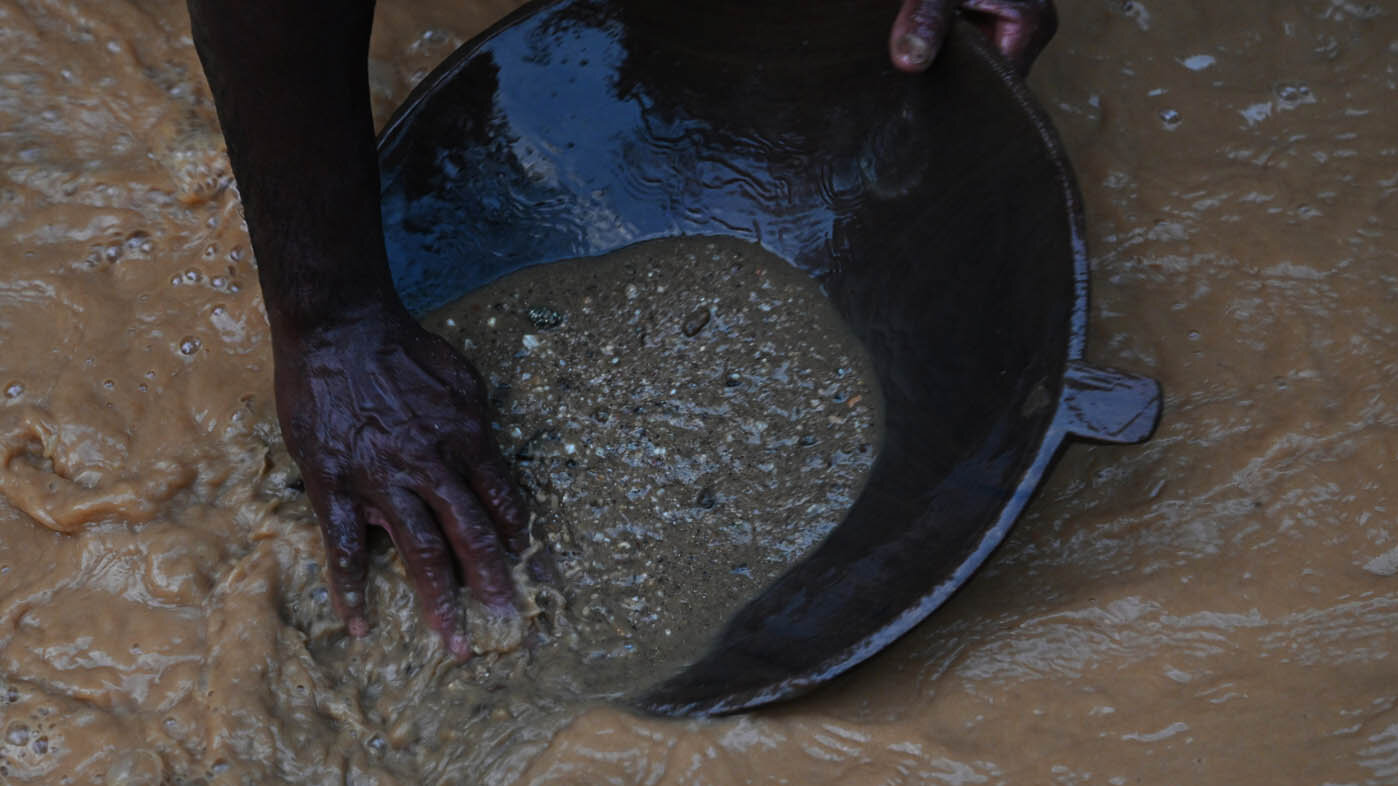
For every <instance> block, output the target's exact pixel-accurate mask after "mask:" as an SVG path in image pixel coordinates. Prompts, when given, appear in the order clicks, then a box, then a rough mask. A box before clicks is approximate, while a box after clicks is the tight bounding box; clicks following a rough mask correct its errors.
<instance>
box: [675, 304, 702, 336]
mask: <svg viewBox="0 0 1398 786" xmlns="http://www.w3.org/2000/svg"><path fill="white" fill-rule="evenodd" d="M707 324H709V310H708V309H707V308H702V307H701V308H697V309H695V310H694V313H692V314H690V315H689V317H688V318H687V319H685V321H684V325H683V326H682V327H681V328H680V329H681V330H683V331H684V334H685V335H686V336H689V337H690V338H693V337H695V336H697V335H699V331H701V330H703V329H704V326H705V325H707Z"/></svg>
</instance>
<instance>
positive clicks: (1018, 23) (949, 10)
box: [888, 0, 1058, 76]
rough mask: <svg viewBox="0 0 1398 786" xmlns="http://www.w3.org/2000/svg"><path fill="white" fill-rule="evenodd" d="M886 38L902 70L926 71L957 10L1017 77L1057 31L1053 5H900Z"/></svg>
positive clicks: (1016, 1)
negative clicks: (979, 29) (975, 27)
mask: <svg viewBox="0 0 1398 786" xmlns="http://www.w3.org/2000/svg"><path fill="white" fill-rule="evenodd" d="M902 3H903V5H902V8H900V9H899V11H898V17H897V18H896V19H895V20H894V21H893V30H892V31H891V32H890V34H889V38H888V51H889V56H890V57H892V58H893V65H894V67H896V68H898V69H899V70H900V71H908V72H910V73H916V72H919V71H925V70H926V69H927V67H928V66H929V65H931V64H932V60H933V58H935V57H936V56H937V52H938V51H939V50H940V49H941V47H942V42H943V41H945V40H946V37H947V32H948V31H949V30H950V29H951V23H952V18H953V17H954V16H955V14H956V12H957V11H958V10H959V11H961V12H962V13H964V14H966V16H967V18H969V19H970V20H971V21H973V22H975V23H976V25H977V26H978V27H980V28H981V30H982V32H984V33H985V34H986V36H987V37H988V38H989V39H990V42H991V44H992V45H993V46H994V47H995V48H996V49H998V50H1000V52H1001V53H1002V54H1004V55H1005V57H1006V58H1008V59H1009V61H1010V63H1011V64H1012V65H1013V66H1014V67H1015V70H1016V71H1018V72H1019V74H1020V75H1021V76H1023V75H1025V74H1028V73H1029V66H1030V65H1032V64H1033V63H1034V58H1036V57H1038V56H1039V52H1041V51H1043V48H1044V45H1045V44H1047V43H1048V42H1049V39H1050V38H1053V34H1054V31H1056V30H1057V29H1058V12H1057V10H1055V8H1054V5H1053V0H902Z"/></svg>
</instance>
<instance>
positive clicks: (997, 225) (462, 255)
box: [380, 0, 1160, 715]
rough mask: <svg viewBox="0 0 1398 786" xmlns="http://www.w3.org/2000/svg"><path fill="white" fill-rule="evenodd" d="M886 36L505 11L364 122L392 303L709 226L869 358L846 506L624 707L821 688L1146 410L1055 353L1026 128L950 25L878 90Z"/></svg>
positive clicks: (420, 304) (1078, 327)
mask: <svg viewBox="0 0 1398 786" xmlns="http://www.w3.org/2000/svg"><path fill="white" fill-rule="evenodd" d="M795 20H806V21H802V22H800V23H799V24H798V23H797V22H796V21H795ZM890 21H891V10H890V8H886V7H885V4H880V3H869V2H860V1H859V0H853V1H851V0H810V1H809V2H800V1H799V0H765V1H764V2H741V1H740V0H714V1H713V2H709V3H703V4H691V3H673V2H662V1H660V0H610V1H608V0H555V1H553V2H535V3H530V4H529V5H526V6H524V7H523V8H522V9H520V10H519V11H518V12H516V13H514V14H512V15H511V16H509V17H508V18H506V19H505V20H503V21H502V22H500V23H499V24H497V25H496V26H495V27H493V28H491V29H490V30H489V31H487V32H486V33H485V34H483V35H482V36H480V37H478V38H476V39H475V40H473V41H471V42H470V43H468V44H466V45H465V46H463V47H462V48H461V49H460V50H458V51H457V52H456V53H454V54H453V55H452V56H451V57H450V58H448V59H447V61H446V62H444V63H443V64H442V65H441V66H440V67H439V68H438V69H437V70H436V71H435V72H434V73H433V74H432V75H430V76H429V77H428V78H427V79H425V80H424V81H423V82H422V84H421V85H420V86H419V87H418V88H417V90H416V91H415V92H414V93H413V94H412V95H411V96H410V97H409V99H408V100H407V101H406V102H405V104H404V106H403V107H402V108H401V109H400V110H399V112H398V114H397V115H396V116H395V118H394V119H393V120H392V121H391V122H390V123H389V125H388V127H387V129H386V130H385V131H384V133H383V136H382V139H381V142H380V151H381V164H382V178H383V215H384V223H385V231H386V233H387V240H388V246H389V254H390V258H391V260H392V262H393V265H394V274H395V280H396V283H397V285H398V287H399V289H400V292H401V293H402V294H403V296H404V299H405V300H406V301H407V303H408V305H409V307H410V308H413V309H415V310H418V311H424V310H427V309H430V308H434V307H436V306H438V305H442V304H444V303H446V302H449V301H450V300H453V299H455V298H457V297H459V296H461V295H462V294H464V293H466V292H468V291H470V290H471V289H474V288H475V287H478V286H480V285H482V284H485V283H487V282H489V281H492V280H494V279H496V278H498V277H500V276H502V275H504V274H506V273H508V272H511V271H513V270H516V269H519V268H521V267H525V266H527V265H531V264H537V263H542V262H550V261H556V260H562V259H569V258H575V257H586V256H591V255H600V254H604V253H606V252H609V251H612V250H615V249H617V248H620V247H622V246H625V245H629V244H632V243H635V242H639V241H642V240H647V239H652V238H657V237H665V236H674V235H682V234H691V235H715V234H716V235H730V236H734V237H739V238H744V239H747V240H751V241H755V242H757V243H760V244H761V245H763V246H765V247H766V248H767V249H768V250H770V251H772V252H774V253H776V254H777V255H778V256H781V257H782V258H784V259H786V260H788V261H790V262H791V263H792V264H793V265H796V266H798V267H799V268H801V269H802V270H804V271H806V272H807V273H809V274H810V275H811V276H814V277H816V278H817V279H818V280H819V281H820V282H821V284H822V286H823V288H824V290H825V292H826V293H827V294H828V295H829V297H830V299H831V300H832V301H833V302H834V304H835V305H836V307H837V308H838V309H839V311H840V313H841V314H842V315H843V316H844V318H845V319H846V320H847V322H848V323H849V326H850V328H851V329H852V330H853V331H854V333H855V334H856V335H857V336H858V337H859V338H860V340H861V341H862V342H863V343H864V345H865V346H866V347H867V348H868V350H869V352H870V353H871V355H872V356H873V359H874V364H875V367H876V369H877V373H878V378H879V382H880V384H881V385H882V388H883V393H884V397H885V412H886V421H885V422H886V426H887V431H886V435H885V437H884V442H883V444H882V447H881V451H880V454H879V457H878V460H877V462H876V464H875V466H874V468H873V471H872V474H871V476H870V479H869V481H868V484H867V486H866V488H865V489H864V491H863V493H862V494H861V496H860V497H859V499H858V500H857V502H856V503H855V505H854V506H853V508H852V509H851V510H850V511H849V513H848V515H847V516H846V518H845V519H844V521H843V522H842V523H841V524H840V525H839V526H838V527H837V528H836V529H835V530H834V531H833V532H832V533H831V535H830V536H829V537H828V538H827V539H826V540H825V541H824V542H823V543H822V544H821V545H820V546H819V547H818V548H817V549H816V550H815V551H814V552H812V553H811V554H810V555H808V556H807V557H806V558H805V559H804V560H802V561H801V562H800V563H798V564H797V565H795V566H794V567H792V568H791V569H790V570H789V571H788V572H787V573H785V574H784V575H782V576H781V577H779V578H778V579H777V580H776V581H775V582H774V583H773V584H772V585H770V586H769V587H767V588H766V589H765V590H764V591H763V592H762V593H761V594H760V595H759V596H757V597H756V598H755V599H754V600H752V601H751V602H750V603H749V604H748V605H747V606H746V607H744V608H743V609H741V610H740V611H739V613H738V614H737V615H736V616H735V617H734V618H733V619H732V620H731V621H730V622H729V623H728V625H727V627H726V628H725V629H724V630H723V632H722V633H721V634H720V635H719V637H718V638H717V639H716V640H715V642H714V643H713V644H712V647H711V649H710V650H709V651H708V652H707V653H705V654H703V656H702V657H700V658H699V659H698V660H696V661H695V662H694V663H693V664H691V665H690V666H688V667H687V668H685V669H683V670H681V671H680V672H679V673H678V674H676V675H674V676H673V677H671V678H669V679H667V680H665V681H664V682H663V683H662V684H660V685H657V686H653V687H651V688H649V689H647V690H646V691H644V692H643V693H642V694H640V695H639V696H637V697H636V699H635V703H636V705H637V706H638V707H641V708H644V709H646V710H649V711H652V712H658V713H668V714H691V715H701V714H713V713H723V712H732V711H735V710H740V709H744V708H748V707H753V706H756V705H759V704H762V703H765V702H770V701H774V700H777V699H782V698H785V697H789V696H793V695H796V694H798V693H800V692H802V691H804V690H807V689H809V688H810V687H812V686H814V685H817V684H819V683H821V682H823V681H825V680H828V679H830V678H832V677H834V676H835V675H837V674H839V673H841V672H843V671H845V670H847V669H849V668H850V667H852V666H854V665H855V664H857V663H859V662H860V661H862V660H864V659H865V658H868V657H869V656H870V655H872V654H873V653H875V652H877V651H878V650H879V649H881V648H883V647H884V646H886V645H887V644H888V643H889V642H891V641H893V640H894V639H896V638H897V637H898V636H900V635H902V634H903V633H905V632H906V631H908V630H909V629H910V628H912V627H913V626H914V625H916V624H917V623H918V622H920V621H921V620H923V619H924V618H925V617H927V615H929V614H931V613H932V611H933V610H935V609H936V608H937V607H938V606H940V605H941V604H942V603H943V602H945V601H946V600H947V598H948V597H950V596H951V594H952V593H953V592H955V591H956V589H957V588H958V587H960V586H961V585H962V584H964V583H965V582H966V581H967V580H968V579H969V578H970V577H971V574H972V573H973V572H974V571H975V570H976V569H977V568H978V567H979V566H980V565H981V564H982V563H983V562H984V561H985V559H986V557H987V556H989V554H990V552H991V551H992V550H994V548H995V547H996V546H997V545H998V544H999V543H1000V542H1001V540H1003V539H1004V537H1005V535H1006V533H1007V532H1008V531H1009V528H1010V526H1011V525H1012V524H1013V523H1014V521H1015V519H1016V518H1017V517H1018V516H1019V514H1020V512H1021V511H1023V509H1024V506H1025V504H1026V503H1027V502H1028V500H1029V498H1030V496H1031V495H1032V494H1033V492H1034V490H1035V488H1036V487H1037V486H1038V485H1039V482H1040V481H1041V479H1042V478H1043V477H1044V474H1045V473H1046V472H1047V471H1048V469H1049V466H1050V464H1051V463H1052V461H1053V459H1054V456H1055V454H1056V453H1057V452H1058V450H1059V448H1060V447H1061V445H1062V444H1063V442H1064V440H1065V439H1066V438H1068V437H1070V436H1072V437H1081V438H1088V439H1094V440H1101V441H1106V442H1122V443H1125V442H1138V441H1141V440H1144V439H1146V438H1147V437H1148V436H1149V435H1150V433H1151V432H1152V430H1153V429H1154V426H1155V423H1156V421H1157V419H1158V417H1159V412H1160V392H1159V388H1158V386H1157V385H1156V383H1155V382H1154V381H1152V380H1149V379H1144V378H1141V377H1137V376H1132V375H1129V374H1124V373H1122V372H1118V371H1112V370H1107V369H1103V368H1098V367H1094V366H1091V365H1089V364H1087V363H1086V362H1085V361H1084V360H1083V352H1084V338H1085V332H1086V321H1087V282H1088V266H1087V256H1086V250H1085V247H1084V243H1083V219H1082V210H1081V204H1080V198H1079V195H1078V190H1077V186H1076V184H1075V182H1074V179H1073V175H1072V171H1071V169H1070V167H1069V164H1068V161H1067V159H1066V157H1065V156H1064V154H1063V151H1062V147H1061V144H1060V143H1059V140H1058V137H1057V135H1056V133H1055V132H1054V130H1053V128H1052V126H1051V125H1050V123H1049V121H1048V119H1047V117H1046V116H1045V115H1044V113H1043V111H1042V110H1041V109H1040V108H1039V107H1038V106H1037V105H1036V104H1035V103H1034V101H1033V99H1032V98H1031V97H1030V95H1029V93H1028V92H1027V91H1026V89H1025V87H1024V86H1023V84H1022V83H1021V81H1020V80H1019V79H1018V77H1016V76H1015V74H1014V73H1013V72H1012V70H1011V69H1010V68H1009V67H1008V66H1007V64H1006V63H1005V62H1004V61H1003V60H1002V59H1001V58H1000V57H999V56H998V55H997V54H996V53H994V52H992V51H990V50H989V49H988V48H987V47H986V46H985V44H984V43H983V42H982V41H981V39H980V36H979V34H977V33H976V32H975V31H974V30H971V29H970V28H965V27H958V28H956V29H955V30H954V31H953V33H952V36H951V38H950V40H949V42H948V44H947V47H946V49H945V50H944V52H943V53H942V54H941V56H940V57H939V58H938V60H937V61H936V63H935V64H934V66H933V68H932V69H931V70H930V71H929V72H928V73H927V74H925V75H921V76H908V75H903V74H899V73H897V72H895V71H893V70H892V68H891V67H890V66H889V64H888V62H887V55H886V53H885V52H886V50H885V47H886V43H885V40H886V39H885V37H886V35H887V29H888V25H889V23H890Z"/></svg>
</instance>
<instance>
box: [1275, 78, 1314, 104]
mask: <svg viewBox="0 0 1398 786" xmlns="http://www.w3.org/2000/svg"><path fill="white" fill-rule="evenodd" d="M1272 94H1273V95H1275V96H1276V97H1277V105H1278V106H1279V107H1280V108H1281V109H1295V108H1296V107H1298V106H1301V105H1302V104H1314V103H1315V94H1314V93H1312V92H1311V86H1310V85H1308V84H1306V83H1305V82H1301V81H1295V80H1293V81H1287V82H1278V83H1276V84H1275V85H1272Z"/></svg>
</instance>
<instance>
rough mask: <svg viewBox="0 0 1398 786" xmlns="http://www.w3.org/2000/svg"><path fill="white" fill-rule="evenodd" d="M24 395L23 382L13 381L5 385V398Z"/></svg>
mask: <svg viewBox="0 0 1398 786" xmlns="http://www.w3.org/2000/svg"><path fill="white" fill-rule="evenodd" d="M22 395H24V383H23V382H11V383H10V384H8V385H6V386H5V398H19V397H20V396H22Z"/></svg>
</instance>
